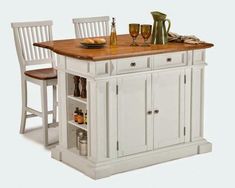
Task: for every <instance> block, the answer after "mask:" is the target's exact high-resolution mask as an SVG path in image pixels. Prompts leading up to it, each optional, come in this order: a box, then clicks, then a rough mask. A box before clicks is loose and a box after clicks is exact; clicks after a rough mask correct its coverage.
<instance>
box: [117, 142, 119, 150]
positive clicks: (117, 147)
mask: <svg viewBox="0 0 235 188" xmlns="http://www.w3.org/2000/svg"><path fill="white" fill-rule="evenodd" d="M118 150H119V142H118V141H117V151H118Z"/></svg>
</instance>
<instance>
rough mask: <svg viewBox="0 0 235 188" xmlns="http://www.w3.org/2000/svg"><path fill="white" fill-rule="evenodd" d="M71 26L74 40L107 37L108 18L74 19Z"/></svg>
mask: <svg viewBox="0 0 235 188" xmlns="http://www.w3.org/2000/svg"><path fill="white" fill-rule="evenodd" d="M73 24H74V29H75V36H76V38H88V37H99V36H108V35H109V16H101V17H88V18H74V19H73Z"/></svg>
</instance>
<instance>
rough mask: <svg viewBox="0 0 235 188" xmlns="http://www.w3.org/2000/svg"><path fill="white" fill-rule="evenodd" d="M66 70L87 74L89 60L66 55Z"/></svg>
mask: <svg viewBox="0 0 235 188" xmlns="http://www.w3.org/2000/svg"><path fill="white" fill-rule="evenodd" d="M66 70H68V71H73V72H80V73H83V74H86V73H88V70H89V62H87V61H81V60H79V59H75V58H70V57H66Z"/></svg>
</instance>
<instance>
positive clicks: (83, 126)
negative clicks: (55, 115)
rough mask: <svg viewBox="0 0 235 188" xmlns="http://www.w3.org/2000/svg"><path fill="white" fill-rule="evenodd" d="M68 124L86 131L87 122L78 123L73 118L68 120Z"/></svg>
mask: <svg viewBox="0 0 235 188" xmlns="http://www.w3.org/2000/svg"><path fill="white" fill-rule="evenodd" d="M68 124H70V125H73V126H76V127H78V128H80V129H82V130H85V131H87V124H78V123H77V122H75V121H74V120H71V121H68Z"/></svg>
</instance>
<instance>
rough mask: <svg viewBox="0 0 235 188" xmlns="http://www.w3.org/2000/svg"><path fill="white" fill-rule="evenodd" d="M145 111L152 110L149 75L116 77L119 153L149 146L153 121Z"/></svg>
mask: <svg viewBox="0 0 235 188" xmlns="http://www.w3.org/2000/svg"><path fill="white" fill-rule="evenodd" d="M148 111H151V76H150V75H149V74H143V75H139V76H133V77H124V78H120V79H118V142H119V151H118V156H126V155H131V154H135V153H139V152H144V151H147V150H150V149H152V136H153V134H152V121H151V115H147V112H148ZM148 116H150V117H148Z"/></svg>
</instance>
